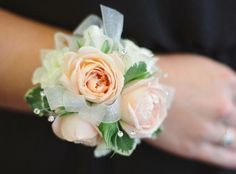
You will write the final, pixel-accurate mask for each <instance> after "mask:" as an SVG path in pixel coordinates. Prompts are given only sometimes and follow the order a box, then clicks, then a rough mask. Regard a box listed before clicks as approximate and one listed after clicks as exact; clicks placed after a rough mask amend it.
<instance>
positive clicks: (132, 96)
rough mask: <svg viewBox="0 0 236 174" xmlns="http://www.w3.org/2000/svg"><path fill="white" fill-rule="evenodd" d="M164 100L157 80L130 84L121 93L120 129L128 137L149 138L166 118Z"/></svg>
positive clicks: (152, 79) (151, 79) (164, 97)
mask: <svg viewBox="0 0 236 174" xmlns="http://www.w3.org/2000/svg"><path fill="white" fill-rule="evenodd" d="M166 98H167V97H166V93H165V91H163V89H162V87H161V86H160V84H159V82H158V80H157V79H154V78H150V79H147V80H141V81H138V82H136V83H134V84H130V85H129V86H128V87H127V88H125V89H124V91H123V93H122V100H121V101H122V102H121V117H122V118H121V126H122V128H123V129H124V130H125V131H126V132H127V133H128V134H129V136H130V137H137V138H147V137H151V136H152V134H153V133H154V132H155V131H156V130H157V129H158V128H159V127H160V126H161V124H162V122H163V120H164V119H165V117H166V116H167V103H166Z"/></svg>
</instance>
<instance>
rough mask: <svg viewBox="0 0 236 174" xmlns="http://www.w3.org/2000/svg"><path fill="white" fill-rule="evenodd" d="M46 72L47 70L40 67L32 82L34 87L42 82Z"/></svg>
mask: <svg viewBox="0 0 236 174" xmlns="http://www.w3.org/2000/svg"><path fill="white" fill-rule="evenodd" d="M45 71H46V70H45V68H43V67H39V68H37V69H36V70H35V71H34V74H33V78H32V82H33V84H34V85H35V84H37V83H40V82H41V80H42V77H43V75H44V74H45Z"/></svg>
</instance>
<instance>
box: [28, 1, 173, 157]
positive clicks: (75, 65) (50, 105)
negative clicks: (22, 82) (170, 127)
mask: <svg viewBox="0 0 236 174" xmlns="http://www.w3.org/2000/svg"><path fill="white" fill-rule="evenodd" d="M101 11H102V20H101V19H100V18H99V17H98V16H96V15H90V16H89V17H87V18H86V19H85V20H84V21H83V22H82V23H81V24H80V25H79V26H78V27H77V28H76V30H75V31H74V33H73V34H72V35H68V34H64V33H56V34H55V49H52V50H47V49H44V50H41V59H42V66H41V67H39V68H38V69H36V70H35V72H34V75H33V79H32V81H33V84H35V85H36V87H34V88H32V89H30V90H29V91H28V92H27V94H26V96H25V100H26V101H27V103H28V104H29V106H30V107H31V109H32V110H33V112H34V113H35V114H36V115H37V116H39V117H47V118H48V120H49V121H50V122H53V123H52V124H53V125H52V127H53V130H54V132H55V134H56V135H57V136H58V137H60V138H62V139H64V140H67V141H70V142H75V143H81V144H85V145H88V146H96V148H95V151H94V152H95V153H94V154H95V156H96V157H99V156H104V155H106V154H108V153H109V152H112V151H113V152H114V153H117V154H121V155H125V156H129V155H131V153H132V152H133V151H134V149H135V148H136V145H137V144H138V143H139V142H140V139H142V138H154V137H157V135H158V134H159V133H160V132H161V130H162V123H163V121H164V119H165V118H166V116H167V109H168V106H169V105H170V98H171V96H172V95H171V93H169V95H168V92H169V89H170V88H168V87H166V86H164V85H162V84H161V83H160V82H159V80H160V78H161V77H163V73H162V72H161V71H160V69H159V68H158V67H157V64H156V62H157V59H156V58H154V56H153V53H152V52H151V51H150V50H148V49H146V48H140V47H138V46H137V45H136V44H134V43H133V42H132V41H130V40H127V39H121V33H122V29H123V15H122V14H121V13H119V12H118V11H116V10H113V9H111V8H109V7H106V6H102V5H101Z"/></svg>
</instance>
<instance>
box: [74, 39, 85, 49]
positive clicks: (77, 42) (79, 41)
mask: <svg viewBox="0 0 236 174" xmlns="http://www.w3.org/2000/svg"><path fill="white" fill-rule="evenodd" d="M83 42H84V41H83V38H78V39H76V45H77V47H78V48H81V47H82V46H83Z"/></svg>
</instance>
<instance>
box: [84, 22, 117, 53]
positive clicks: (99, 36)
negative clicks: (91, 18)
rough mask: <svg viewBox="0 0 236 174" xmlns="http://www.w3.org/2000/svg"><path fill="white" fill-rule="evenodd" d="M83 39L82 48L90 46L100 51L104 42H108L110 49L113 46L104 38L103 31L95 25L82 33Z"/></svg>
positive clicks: (108, 39)
mask: <svg viewBox="0 0 236 174" xmlns="http://www.w3.org/2000/svg"><path fill="white" fill-rule="evenodd" d="M83 39H84V44H83V46H92V47H95V48H97V49H100V50H101V48H102V46H103V44H104V42H105V41H108V43H109V46H110V48H111V47H112V45H113V41H112V39H111V38H109V37H108V36H106V35H105V34H104V33H103V30H102V29H101V28H99V27H98V26H96V25H92V26H90V27H88V28H87V29H86V30H85V31H84V38H83Z"/></svg>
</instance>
